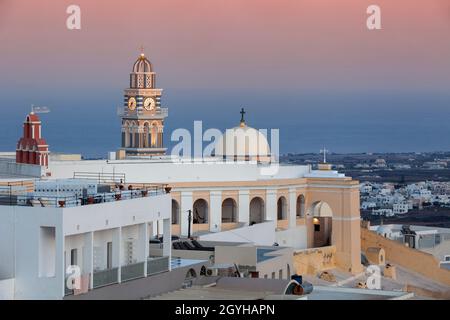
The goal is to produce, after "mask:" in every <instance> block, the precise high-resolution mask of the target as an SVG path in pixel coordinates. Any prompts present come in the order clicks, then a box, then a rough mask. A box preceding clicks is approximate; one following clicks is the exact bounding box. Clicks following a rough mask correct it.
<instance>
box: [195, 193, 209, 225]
mask: <svg viewBox="0 0 450 320" xmlns="http://www.w3.org/2000/svg"><path fill="white" fill-rule="evenodd" d="M208 214H209V212H208V202H206V200H204V199H198V200H196V201H195V202H194V205H193V211H192V223H194V224H203V223H208Z"/></svg>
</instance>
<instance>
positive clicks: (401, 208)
mask: <svg viewBox="0 0 450 320" xmlns="http://www.w3.org/2000/svg"><path fill="white" fill-rule="evenodd" d="M408 211H409V205H408V203H406V202H400V203H394V205H393V206H392V212H393V214H394V215H396V214H405V213H408Z"/></svg>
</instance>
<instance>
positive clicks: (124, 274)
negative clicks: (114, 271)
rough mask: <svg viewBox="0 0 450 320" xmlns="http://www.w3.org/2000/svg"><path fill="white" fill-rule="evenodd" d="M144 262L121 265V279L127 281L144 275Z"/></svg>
mask: <svg viewBox="0 0 450 320" xmlns="http://www.w3.org/2000/svg"><path fill="white" fill-rule="evenodd" d="M144 266H145V262H137V263H132V264H129V265H126V266H122V270H121V278H122V281H129V280H133V279H138V278H142V277H144V275H145V274H144Z"/></svg>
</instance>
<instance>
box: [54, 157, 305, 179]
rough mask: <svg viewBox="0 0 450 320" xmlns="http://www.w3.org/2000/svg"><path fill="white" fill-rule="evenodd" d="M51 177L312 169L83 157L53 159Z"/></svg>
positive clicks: (251, 175) (233, 175)
mask: <svg viewBox="0 0 450 320" xmlns="http://www.w3.org/2000/svg"><path fill="white" fill-rule="evenodd" d="M49 166H50V167H49V168H50V171H51V173H52V178H58V179H60V178H72V177H73V173H74V172H103V173H105V174H106V173H108V174H112V173H113V172H115V173H124V174H125V176H126V180H127V181H129V182H135V183H148V182H153V183H175V182H193V181H195V182H199V181H256V180H266V179H288V178H289V179H294V178H300V177H303V176H304V175H305V174H307V173H308V172H310V167H309V166H283V165H280V166H279V167H278V171H277V173H276V174H274V175H272V176H267V175H264V174H262V167H261V166H258V165H257V164H250V163H234V162H233V163H213V162H209V163H174V162H171V161H170V159H164V160H159V161H158V160H135V159H133V160H116V161H112V160H84V161H52V162H51V163H50V165H49Z"/></svg>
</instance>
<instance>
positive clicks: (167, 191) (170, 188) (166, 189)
mask: <svg viewBox="0 0 450 320" xmlns="http://www.w3.org/2000/svg"><path fill="white" fill-rule="evenodd" d="M164 190H165V191H166V193H170V191H171V190H172V187H165V188H164Z"/></svg>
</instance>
